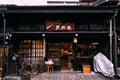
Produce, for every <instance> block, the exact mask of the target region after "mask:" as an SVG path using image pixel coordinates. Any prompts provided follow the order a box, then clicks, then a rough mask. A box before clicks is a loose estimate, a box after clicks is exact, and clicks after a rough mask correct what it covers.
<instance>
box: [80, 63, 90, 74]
mask: <svg viewBox="0 0 120 80" xmlns="http://www.w3.org/2000/svg"><path fill="white" fill-rule="evenodd" d="M82 67H83V73H85V74H88V73H90V72H91V65H87V64H83V65H82Z"/></svg>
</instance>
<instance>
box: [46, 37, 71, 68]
mask: <svg viewBox="0 0 120 80" xmlns="http://www.w3.org/2000/svg"><path fill="white" fill-rule="evenodd" d="M54 38H56V39H55V40H50V39H52V37H50V38H47V59H48V60H52V61H53V62H54V69H55V70H71V69H72V64H71V61H70V58H73V42H72V40H73V38H72V37H67V38H65V37H54Z"/></svg>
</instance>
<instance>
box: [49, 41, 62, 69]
mask: <svg viewBox="0 0 120 80" xmlns="http://www.w3.org/2000/svg"><path fill="white" fill-rule="evenodd" d="M47 59H48V60H52V61H53V62H54V66H58V67H59V70H60V65H61V64H60V45H59V44H55V43H54V44H52V43H51V44H48V51H47ZM55 69H57V68H55Z"/></svg>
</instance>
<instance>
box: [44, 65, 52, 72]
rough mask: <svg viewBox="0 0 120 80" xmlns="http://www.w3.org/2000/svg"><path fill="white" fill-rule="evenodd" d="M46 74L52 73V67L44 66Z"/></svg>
mask: <svg viewBox="0 0 120 80" xmlns="http://www.w3.org/2000/svg"><path fill="white" fill-rule="evenodd" d="M46 72H48V73H51V72H53V65H46Z"/></svg>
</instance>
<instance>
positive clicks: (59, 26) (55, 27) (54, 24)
mask: <svg viewBox="0 0 120 80" xmlns="http://www.w3.org/2000/svg"><path fill="white" fill-rule="evenodd" d="M74 30H75V24H74V23H72V22H64V23H63V22H61V21H59V20H58V21H48V20H46V31H74Z"/></svg>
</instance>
